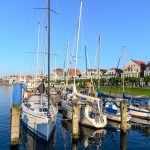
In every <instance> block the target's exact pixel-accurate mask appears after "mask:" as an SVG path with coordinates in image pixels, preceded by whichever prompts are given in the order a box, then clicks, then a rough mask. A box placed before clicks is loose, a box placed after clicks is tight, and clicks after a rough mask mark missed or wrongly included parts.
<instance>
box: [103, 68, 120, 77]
mask: <svg viewBox="0 0 150 150" xmlns="http://www.w3.org/2000/svg"><path fill="white" fill-rule="evenodd" d="M122 73H123V70H121V69H118V68H111V69H110V70H107V72H106V73H105V78H106V79H109V78H115V77H121V74H122Z"/></svg>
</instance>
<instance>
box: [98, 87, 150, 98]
mask: <svg viewBox="0 0 150 150" xmlns="http://www.w3.org/2000/svg"><path fill="white" fill-rule="evenodd" d="M100 90H101V92H104V93H109V92H110V91H111V93H112V95H121V94H122V91H123V90H122V88H121V87H112V89H111V87H100ZM125 93H126V95H128V96H148V97H150V88H125Z"/></svg>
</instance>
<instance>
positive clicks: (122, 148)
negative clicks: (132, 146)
mask: <svg viewBox="0 0 150 150" xmlns="http://www.w3.org/2000/svg"><path fill="white" fill-rule="evenodd" d="M126 149H127V145H126V133H120V150H126Z"/></svg>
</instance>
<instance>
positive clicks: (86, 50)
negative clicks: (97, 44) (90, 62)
mask: <svg viewBox="0 0 150 150" xmlns="http://www.w3.org/2000/svg"><path fill="white" fill-rule="evenodd" d="M85 68H86V79H87V49H86V46H85Z"/></svg>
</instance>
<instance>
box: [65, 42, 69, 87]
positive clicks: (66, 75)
mask: <svg viewBox="0 0 150 150" xmlns="http://www.w3.org/2000/svg"><path fill="white" fill-rule="evenodd" d="M68 50H69V41H68V42H67V50H66V71H67V74H66V87H67V86H68Z"/></svg>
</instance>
